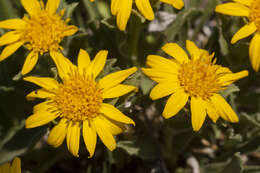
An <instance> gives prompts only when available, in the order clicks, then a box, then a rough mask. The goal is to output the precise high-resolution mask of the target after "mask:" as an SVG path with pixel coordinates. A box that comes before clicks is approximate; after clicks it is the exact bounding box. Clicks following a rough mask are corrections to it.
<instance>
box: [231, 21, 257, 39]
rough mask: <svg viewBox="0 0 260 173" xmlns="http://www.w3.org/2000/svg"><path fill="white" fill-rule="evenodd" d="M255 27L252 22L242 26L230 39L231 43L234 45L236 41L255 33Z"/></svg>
mask: <svg viewBox="0 0 260 173" xmlns="http://www.w3.org/2000/svg"><path fill="white" fill-rule="evenodd" d="M256 30H257V27H256V25H255V23H254V22H251V23H249V24H246V25H244V26H243V27H242V28H240V30H238V31H237V32H236V33H235V35H234V36H233V37H232V40H231V43H232V44H234V43H236V42H237V41H238V40H241V39H243V38H246V37H248V36H249V35H251V34H253V33H254V32H256Z"/></svg>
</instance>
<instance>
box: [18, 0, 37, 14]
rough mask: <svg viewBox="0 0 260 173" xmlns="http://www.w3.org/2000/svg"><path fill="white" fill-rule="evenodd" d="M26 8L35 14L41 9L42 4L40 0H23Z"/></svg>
mask: <svg viewBox="0 0 260 173" xmlns="http://www.w3.org/2000/svg"><path fill="white" fill-rule="evenodd" d="M21 3H22V5H23V7H24V9H25V10H26V11H27V12H28V13H29V14H30V16H33V15H35V14H37V13H38V12H39V11H40V10H41V5H40V3H39V1H38V0H21Z"/></svg>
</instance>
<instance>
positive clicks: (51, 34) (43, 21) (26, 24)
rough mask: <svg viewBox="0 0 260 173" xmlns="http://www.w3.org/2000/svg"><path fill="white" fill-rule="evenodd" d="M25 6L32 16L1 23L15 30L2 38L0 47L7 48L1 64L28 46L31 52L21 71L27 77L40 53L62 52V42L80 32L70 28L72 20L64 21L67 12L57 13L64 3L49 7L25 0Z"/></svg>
mask: <svg viewBox="0 0 260 173" xmlns="http://www.w3.org/2000/svg"><path fill="white" fill-rule="evenodd" d="M21 3H22V5H23V7H24V8H25V10H26V11H27V12H28V13H29V16H24V17H23V18H22V19H8V20H4V21H0V28H3V29H10V30H11V31H10V32H7V33H6V34H4V35H3V36H1V37H0V46H3V45H6V47H5V48H4V49H3V51H2V53H1V54H0V61H3V60H4V59H6V58H7V57H9V56H10V55H12V54H13V53H14V52H15V51H16V50H17V49H18V48H19V47H21V46H22V45H25V47H26V48H27V49H29V50H30V53H29V54H28V56H27V58H26V60H25V62H24V65H23V68H22V72H21V73H22V75H25V74H27V73H29V72H30V71H31V70H32V69H33V67H34V66H35V65H36V63H37V61H38V57H39V54H41V55H42V54H44V53H46V52H49V51H58V50H59V49H62V47H61V46H60V45H59V44H60V42H61V41H62V39H63V38H64V37H65V36H70V35H73V34H74V33H76V32H77V30H78V29H77V27H76V26H73V25H67V23H68V22H69V19H68V18H67V19H66V20H65V21H64V20H63V19H62V17H63V15H64V10H62V11H61V12H60V14H56V11H57V9H58V7H59V4H60V0H48V2H47V4H46V7H45V8H44V4H43V1H40V2H39V1H38V0H21Z"/></svg>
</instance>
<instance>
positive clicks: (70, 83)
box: [54, 76, 103, 121]
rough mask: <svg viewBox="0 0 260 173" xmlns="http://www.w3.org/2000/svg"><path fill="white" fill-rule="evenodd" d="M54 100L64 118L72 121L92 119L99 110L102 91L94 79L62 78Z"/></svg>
mask: <svg viewBox="0 0 260 173" xmlns="http://www.w3.org/2000/svg"><path fill="white" fill-rule="evenodd" d="M54 102H55V103H56V104H57V107H58V109H59V111H60V112H61V116H62V117H64V118H67V119H69V120H72V121H82V120H87V119H92V118H94V117H96V116H98V114H99V112H100V111H99V110H100V107H101V104H102V102H103V98H102V91H101V89H100V88H99V87H98V84H97V83H96V82H95V81H94V80H92V79H88V78H84V77H80V76H77V77H73V78H70V79H66V80H64V82H63V84H61V85H60V87H59V89H58V92H57V95H56V97H55V99H54Z"/></svg>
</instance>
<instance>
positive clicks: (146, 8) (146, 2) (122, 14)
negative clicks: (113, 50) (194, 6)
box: [90, 0, 184, 31]
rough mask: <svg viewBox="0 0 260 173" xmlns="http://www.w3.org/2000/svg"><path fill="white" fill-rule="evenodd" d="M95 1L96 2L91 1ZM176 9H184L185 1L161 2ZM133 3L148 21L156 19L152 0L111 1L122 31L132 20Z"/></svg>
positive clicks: (162, 0)
mask: <svg viewBox="0 0 260 173" xmlns="http://www.w3.org/2000/svg"><path fill="white" fill-rule="evenodd" d="M90 1H92V2H93V1H94V0H90ZM160 1H161V2H164V3H167V4H170V5H172V6H173V7H175V8H176V9H182V8H183V6H184V3H183V0H160ZM133 2H135V5H136V7H137V8H138V10H139V11H140V12H141V14H142V15H143V16H144V17H145V18H146V19H147V20H153V19H154V12H153V9H152V6H151V3H150V0H111V11H112V14H113V15H116V21H117V26H118V28H119V29H120V30H121V31H124V30H125V28H126V25H127V22H128V20H129V18H130V15H131V11H132V6H133Z"/></svg>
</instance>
